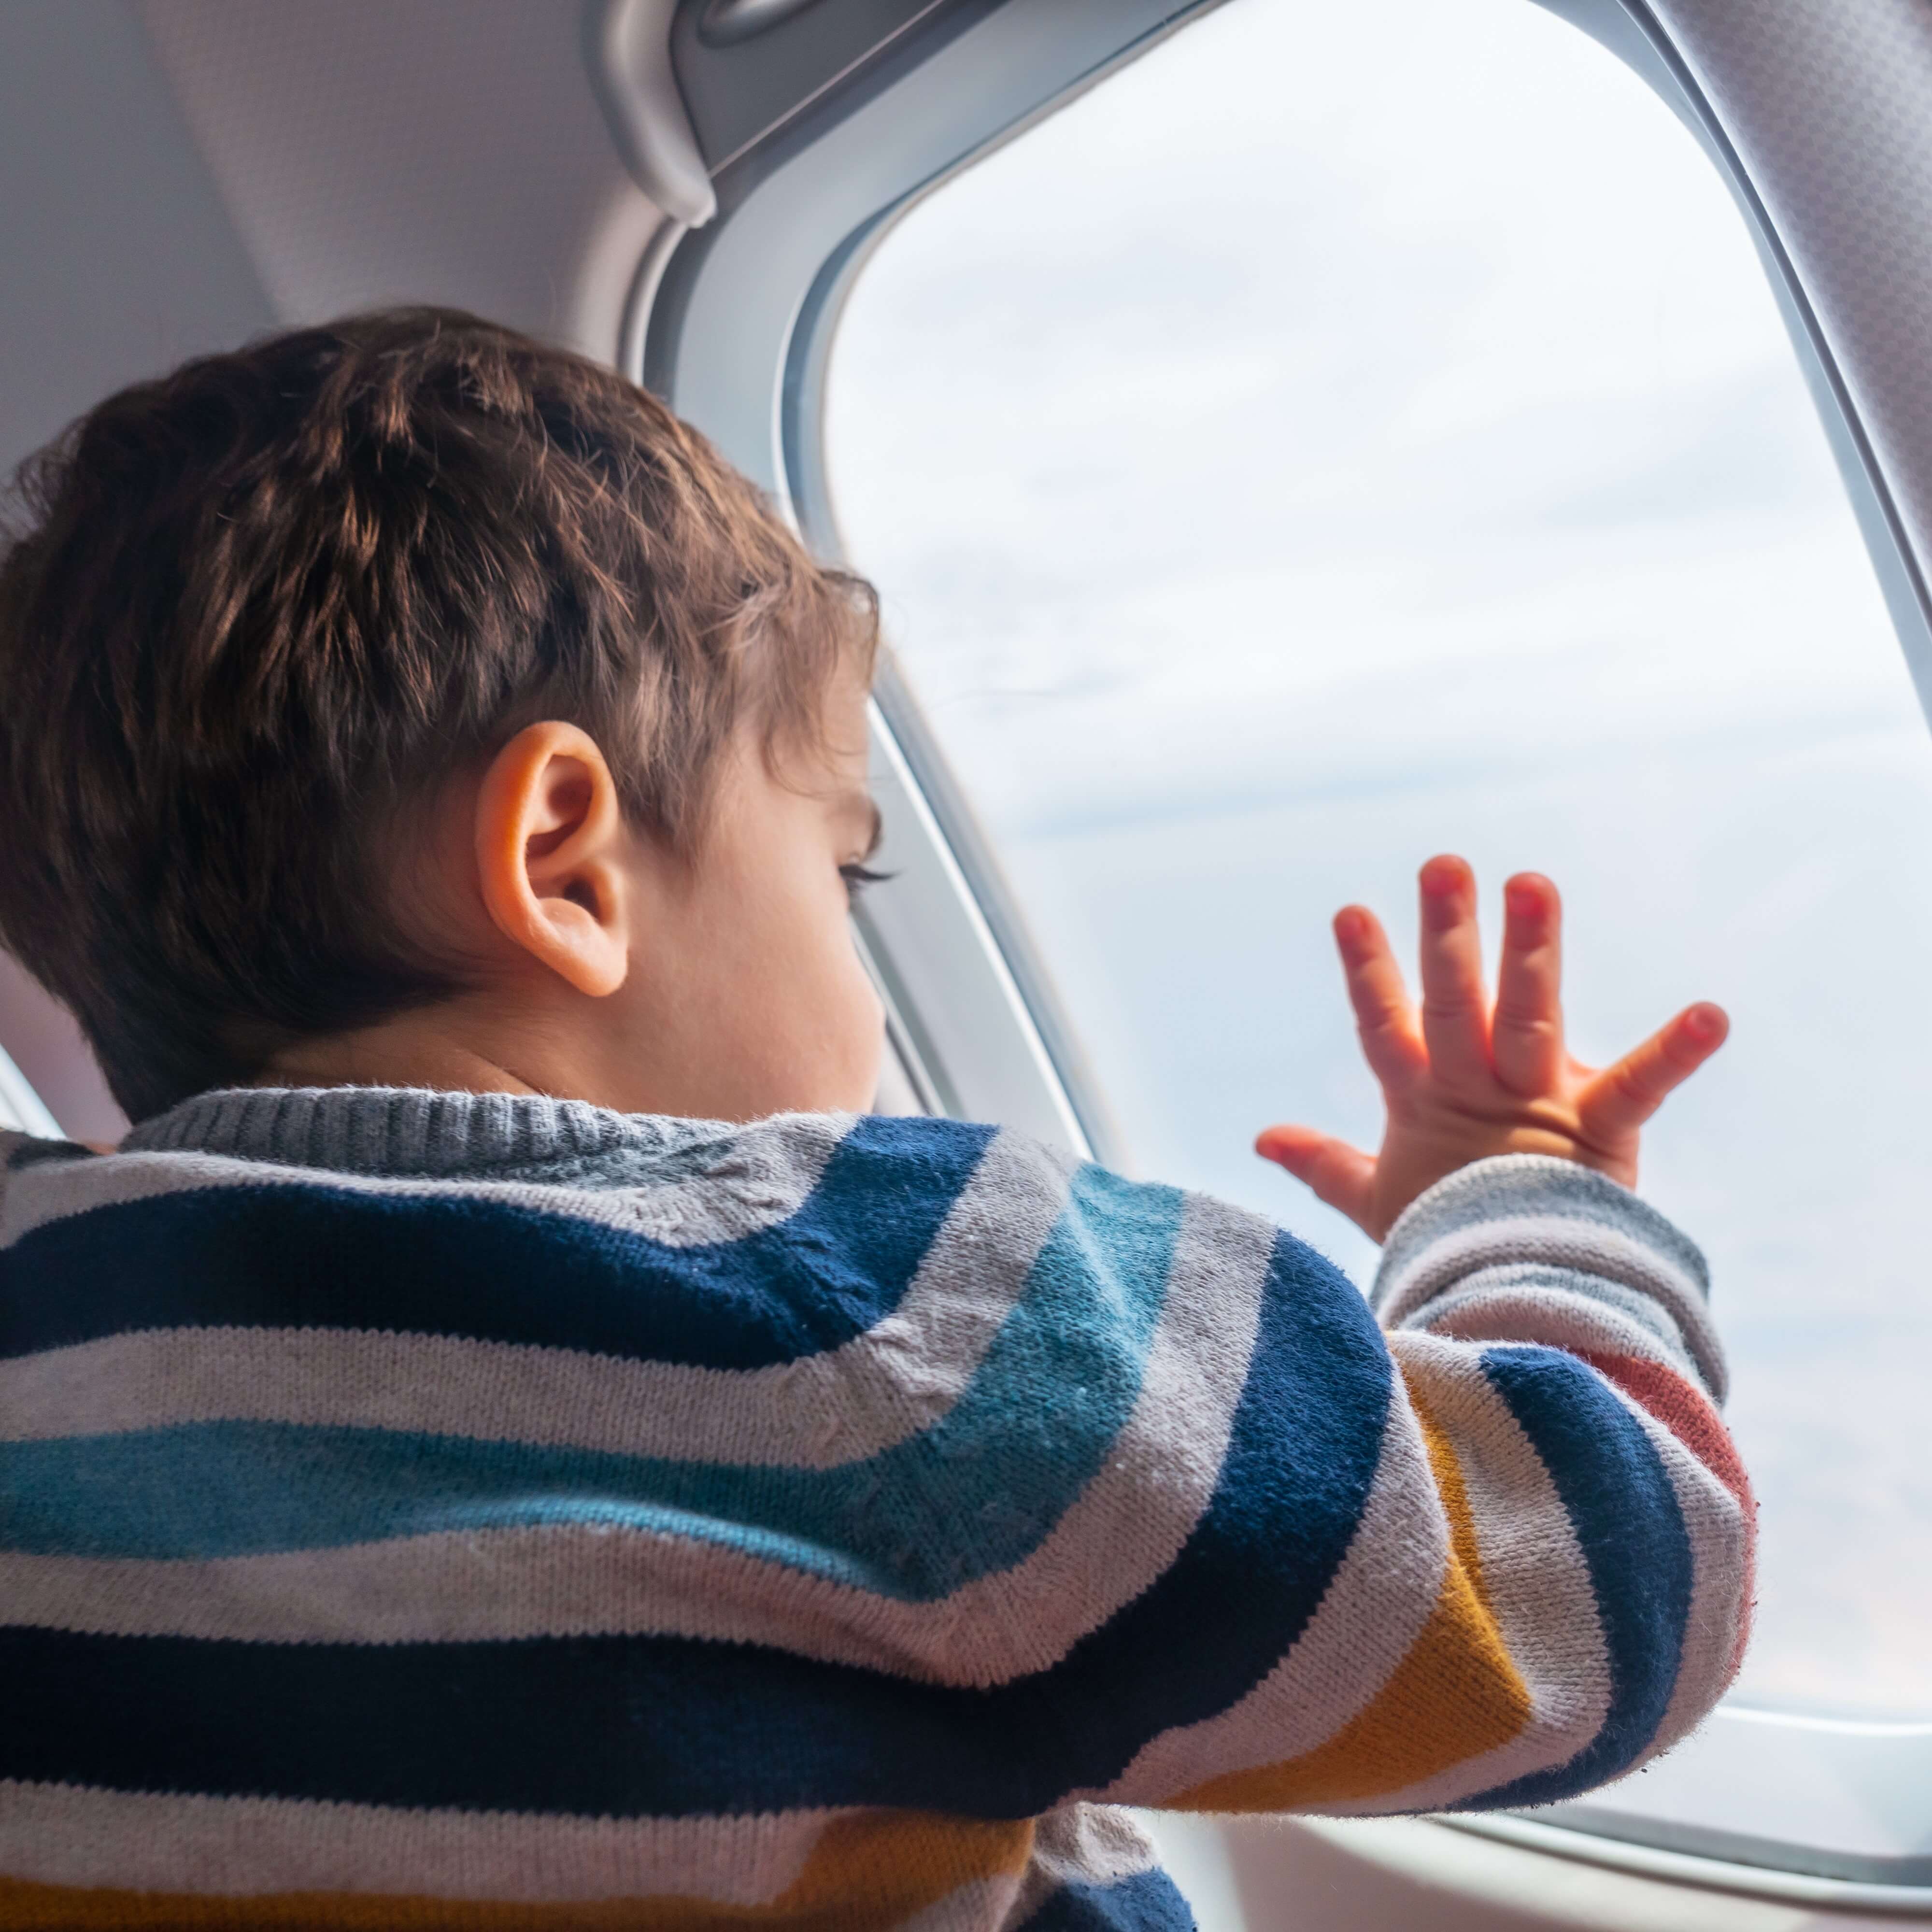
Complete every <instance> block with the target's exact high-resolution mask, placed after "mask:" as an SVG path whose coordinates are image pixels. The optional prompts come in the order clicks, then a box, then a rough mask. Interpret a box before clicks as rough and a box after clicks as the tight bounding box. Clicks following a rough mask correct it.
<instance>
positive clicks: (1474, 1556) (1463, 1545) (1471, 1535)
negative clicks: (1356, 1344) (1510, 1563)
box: [1403, 1375, 1496, 1622]
mask: <svg viewBox="0 0 1932 1932" xmlns="http://www.w3.org/2000/svg"><path fill="white" fill-rule="evenodd" d="M1403 1386H1404V1387H1405V1388H1406V1389H1407V1390H1408V1391H1409V1406H1411V1407H1412V1409H1414V1410H1415V1419H1416V1421H1418V1423H1419V1424H1421V1427H1422V1440H1423V1443H1424V1446H1425V1447H1426V1448H1427V1450H1428V1451H1429V1469H1430V1474H1431V1475H1433V1476H1434V1477H1435V1478H1436V1494H1437V1495H1438V1496H1440V1497H1441V1498H1442V1509H1443V1514H1445V1516H1447V1517H1448V1519H1449V1555H1450V1559H1451V1561H1452V1562H1454V1564H1455V1565H1457V1568H1460V1570H1461V1571H1462V1572H1463V1574H1464V1575H1465V1576H1466V1577H1468V1578H1469V1587H1470V1588H1471V1589H1472V1590H1474V1591H1475V1593H1476V1601H1477V1602H1478V1604H1481V1606H1482V1607H1483V1614H1484V1616H1487V1618H1489V1619H1490V1622H1495V1621H1496V1605H1495V1604H1493V1603H1492V1602H1491V1601H1490V1592H1489V1589H1488V1586H1487V1584H1485V1583H1484V1580H1483V1553H1482V1551H1481V1549H1480V1548H1479V1547H1478V1545H1477V1542H1476V1518H1475V1512H1474V1511H1472V1509H1471V1508H1470V1507H1469V1486H1468V1485H1467V1484H1466V1483H1465V1482H1464V1481H1463V1466H1462V1464H1461V1463H1459V1462H1458V1461H1457V1460H1456V1451H1455V1450H1454V1447H1453V1446H1452V1445H1451V1443H1450V1441H1449V1433H1448V1430H1445V1428H1444V1427H1442V1422H1441V1421H1440V1420H1439V1418H1437V1416H1436V1412H1435V1411H1434V1410H1433V1409H1431V1408H1430V1406H1429V1404H1428V1403H1427V1400H1425V1399H1424V1396H1423V1393H1422V1391H1421V1390H1420V1389H1419V1388H1417V1387H1416V1386H1415V1383H1414V1382H1412V1381H1410V1379H1409V1377H1408V1376H1406V1375H1405V1376H1403Z"/></svg>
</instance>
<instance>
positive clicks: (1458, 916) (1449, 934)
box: [1418, 855, 1490, 1088]
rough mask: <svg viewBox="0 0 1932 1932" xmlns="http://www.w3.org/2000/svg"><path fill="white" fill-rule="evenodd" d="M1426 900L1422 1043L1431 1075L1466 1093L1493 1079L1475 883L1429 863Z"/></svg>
mask: <svg viewBox="0 0 1932 1932" xmlns="http://www.w3.org/2000/svg"><path fill="white" fill-rule="evenodd" d="M1418 883H1419V884H1420V886H1421V900H1422V944H1421V954H1422V1037H1423V1040H1424V1043H1425V1045H1426V1046H1427V1049H1428V1052H1429V1064H1430V1070H1431V1071H1432V1072H1433V1073H1434V1074H1435V1075H1436V1077H1437V1079H1439V1080H1443V1081H1446V1082H1449V1083H1451V1085H1456V1086H1460V1087H1463V1088H1469V1087H1470V1086H1472V1085H1475V1084H1476V1083H1477V1082H1484V1081H1487V1079H1488V1078H1489V1073H1490V1048H1489V1001H1488V999H1487V996H1486V995H1485V993H1484V987H1483V945H1482V940H1481V936H1480V935H1478V932H1477V929H1476V880H1475V874H1473V873H1472V872H1471V871H1470V870H1469V865H1468V863H1467V862H1466V861H1465V860H1463V859H1457V858H1454V857H1451V856H1446V855H1445V856H1442V857H1439V858H1435V859H1430V862H1428V864H1427V865H1424V867H1423V868H1422V872H1421V878H1420V880H1419V881H1418Z"/></svg>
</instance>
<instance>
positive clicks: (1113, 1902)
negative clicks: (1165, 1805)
mask: <svg viewBox="0 0 1932 1932" xmlns="http://www.w3.org/2000/svg"><path fill="white" fill-rule="evenodd" d="M1019 1932H1197V1928H1196V1924H1195V1920H1194V1914H1193V1910H1192V1909H1190V1906H1189V1905H1188V1903H1187V1900H1186V1899H1184V1897H1181V1888H1180V1887H1179V1886H1178V1885H1176V1884H1175V1882H1174V1881H1173V1879H1171V1878H1169V1876H1168V1875H1167V1874H1166V1873H1165V1872H1160V1871H1149V1872H1136V1873H1135V1875H1134V1876H1133V1877H1132V1878H1124V1879H1121V1880H1120V1882H1118V1884H1115V1885H1062V1886H1061V1888H1059V1889H1058V1891H1056V1892H1055V1893H1054V1894H1053V1896H1052V1897H1051V1898H1049V1899H1048V1900H1046V1903H1044V1904H1043V1905H1042V1906H1041V1907H1040V1909H1039V1910H1038V1911H1037V1912H1029V1913H1028V1915H1027V1916H1026V1918H1025V1919H1024V1920H1022V1921H1021V1924H1020V1926H1019Z"/></svg>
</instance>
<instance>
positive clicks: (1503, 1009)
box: [1490, 872, 1564, 1097]
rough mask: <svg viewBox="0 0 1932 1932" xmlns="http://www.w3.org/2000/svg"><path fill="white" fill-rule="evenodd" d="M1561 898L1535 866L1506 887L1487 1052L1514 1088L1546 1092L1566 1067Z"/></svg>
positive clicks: (1526, 1093)
mask: <svg viewBox="0 0 1932 1932" xmlns="http://www.w3.org/2000/svg"><path fill="white" fill-rule="evenodd" d="M1562 937H1563V902H1562V899H1561V898H1559V896H1558V895H1557V891H1556V887H1555V886H1553V885H1552V884H1551V883H1550V881H1549V880H1547V879H1546V878H1545V877H1544V876H1543V875H1542V874H1541V873H1540V872H1519V873H1517V875H1516V877H1514V878H1513V879H1511V880H1509V881H1508V883H1506V884H1505V886H1504V887H1503V953H1502V964H1501V965H1499V967H1498V968H1497V971H1496V1012H1495V1013H1494V1015H1493V1017H1492V1019H1491V1020H1490V1058H1491V1060H1492V1061H1493V1063H1494V1064H1495V1067H1496V1078H1497V1079H1499V1080H1500V1081H1501V1082H1502V1083H1503V1085H1505V1087H1507V1088H1508V1089H1509V1090H1510V1091H1511V1093H1513V1094H1522V1095H1524V1096H1526V1097H1535V1096H1536V1095H1538V1094H1547V1093H1549V1092H1550V1091H1551V1090H1552V1089H1553V1088H1554V1087H1555V1086H1556V1082H1557V1080H1558V1079H1559V1076H1561V1074H1562V1070H1563V1064H1564V1063H1563V999H1562V992H1563V952H1562Z"/></svg>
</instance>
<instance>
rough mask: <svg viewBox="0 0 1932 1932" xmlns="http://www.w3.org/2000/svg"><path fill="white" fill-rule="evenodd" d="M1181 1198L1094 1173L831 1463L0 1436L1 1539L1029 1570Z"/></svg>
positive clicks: (835, 1568)
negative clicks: (521, 1540)
mask: <svg viewBox="0 0 1932 1932" xmlns="http://www.w3.org/2000/svg"><path fill="white" fill-rule="evenodd" d="M1181 1205H1182V1196H1181V1194H1180V1193H1179V1192H1178V1190H1175V1189H1173V1188H1164V1187H1145V1186H1141V1185H1137V1184H1135V1183H1133V1182H1131V1181H1122V1180H1121V1179H1120V1178H1118V1177H1117V1176H1115V1175H1110V1174H1109V1173H1107V1172H1106V1171H1105V1170H1104V1169H1100V1168H1097V1167H1085V1168H1082V1169H1081V1170H1080V1171H1079V1172H1078V1173H1077V1174H1076V1175H1075V1176H1074V1178H1073V1186H1072V1188H1071V1190H1070V1195H1069V1199H1068V1203H1067V1211H1066V1212H1065V1213H1064V1214H1063V1215H1062V1216H1061V1219H1060V1221H1059V1223H1058V1226H1056V1227H1055V1229H1054V1231H1053V1232H1052V1235H1051V1236H1050V1237H1049V1239H1048V1241H1047V1242H1046V1246H1045V1247H1043V1249H1042V1250H1041V1251H1040V1255H1039V1257H1038V1258H1037V1260H1036V1262H1035V1263H1034V1266H1033V1268H1032V1269H1031V1271H1030V1272H1029V1274H1028V1278H1027V1282H1026V1286H1025V1290H1024V1292H1022V1295H1021V1296H1020V1298H1019V1301H1018V1302H1017V1303H1016V1305H1015V1307H1013V1310H1012V1312H1011V1313H1010V1314H1009V1316H1007V1319H1006V1321H1005V1322H1004V1323H1003V1324H1002V1325H1001V1328H1000V1331H999V1332H998V1334H997V1335H996V1336H995V1337H994V1339H993V1341H992V1344H991V1346H989V1348H988V1349H987V1351H986V1355H985V1358H984V1359H983V1361H981V1362H980V1365H979V1367H978V1368H977V1370H976V1371H975V1372H974V1374H973V1375H972V1376H971V1378H970V1379H969V1380H968V1382H967V1383H966V1385H965V1388H963V1389H962V1390H961V1391H960V1392H959V1397H958V1398H957V1400H956V1401H955V1402H954V1403H953V1406H952V1407H951V1408H950V1409H947V1411H946V1412H945V1413H944V1415H941V1416H940V1417H939V1418H938V1420H937V1421H935V1422H934V1423H933V1424H932V1425H931V1426H930V1427H928V1428H926V1429H923V1430H919V1431H918V1432H917V1433H916V1434H914V1435H913V1436H910V1437H908V1438H907V1439H905V1440H904V1441H903V1442H896V1443H894V1444H892V1445H891V1446H889V1448H885V1449H883V1450H880V1451H879V1452H878V1453H877V1454H875V1455H872V1456H868V1457H863V1458H861V1459H859V1460H854V1461H851V1462H846V1463H838V1464H835V1466H832V1467H831V1468H829V1469H789V1468H783V1467H774V1466H771V1465H769V1464H733V1463H711V1462H682V1461H676V1460H671V1459H669V1458H665V1457H648V1456H626V1455H619V1454H610V1453H607V1452H604V1451H596V1450H591V1449H586V1448H580V1447H577V1446H575V1445H556V1444H550V1443H532V1442H496V1441H486V1440H479V1439H478V1438H476V1437H475V1436H443V1435H428V1434H424V1433H417V1432H414V1431H407V1430H383V1429H368V1428H350V1427H322V1426H317V1425H313V1424H296V1423H287V1422H258V1421H210V1422H196V1423H183V1424H174V1425H172V1426H170V1427H162V1428H153V1429H140V1430H123V1431H118V1432H116V1433H113V1434H106V1435H93V1436H55V1437H51V1438H46V1439H35V1440H29V1441H26V1442H0V1548H3V1549H7V1550H21V1551H31V1552H33V1553H36V1554H39V1555H43V1556H88V1557H95V1558H101V1557H107V1558H114V1557H123V1558H135V1559H143V1560H147V1561H169V1560H173V1561H193V1560H205V1559H210V1558H216V1557H225V1556H254V1555H259V1554H262V1553H266V1552H269V1551H272V1550H319V1549H326V1548H330V1547H341V1546H343V1545H344V1544H358V1543H371V1542H376V1541H381V1540H384V1539H387V1538H398V1537H407V1536H423V1535H435V1534H437V1533H439V1532H459V1533H461V1532H474V1531H477V1530H483V1529H506V1528H512V1527H523V1526H532V1525H536V1524H556V1523H583V1524H592V1525H597V1526H603V1527H606V1528H618V1527H627V1528H630V1529H640V1530H645V1531H653V1532H658V1533H659V1534H662V1535H684V1536H688V1537H692V1538H697V1539H700V1540H701V1541H705V1542H709V1543H716V1544H724V1545H725V1546H727V1547H730V1548H733V1549H738V1550H744V1551H745V1552H747V1553H749V1554H750V1555H752V1556H758V1557H761V1558H763V1559H766V1560H767V1561H769V1562H775V1563H780V1564H784V1565H788V1566H789V1567H790V1568H794V1569H799V1570H804V1571H809V1572H811V1573H812V1574H816V1575H819V1576H823V1577H829V1578H831V1579H832V1580H833V1581H834V1582H836V1583H846V1584H850V1585H853V1586H856V1587H857V1588H859V1589H868V1590H874V1591H877V1592H880V1594H882V1595H886V1596H891V1597H895V1598H900V1599H901V1600H904V1601H930V1600H931V1599H932V1598H937V1597H941V1596H944V1595H947V1593H948V1592H950V1591H953V1590H956V1589H958V1588H959V1586H961V1585H962V1584H964V1583H971V1582H972V1581H973V1580H975V1579H976V1578H977V1577H983V1576H986V1575H988V1574H990V1573H991V1572H992V1571H996V1570H1004V1569H1009V1568H1011V1567H1012V1566H1013V1565H1015V1564H1016V1563H1019V1562H1023V1561H1024V1560H1025V1559H1026V1558H1027V1557H1028V1556H1030V1555H1031V1554H1032V1553H1033V1551H1034V1550H1035V1549H1036V1548H1037V1547H1038V1546H1039V1544H1040V1542H1041V1541H1042V1539H1043V1538H1045V1537H1046V1535H1048V1534H1049V1532H1050V1531H1051V1530H1052V1528H1053V1526H1054V1525H1055V1523H1058V1521H1059V1520H1060V1519H1061V1517H1062V1516H1064V1514H1065V1513H1066V1511H1067V1509H1068V1508H1069V1507H1070V1505H1072V1504H1073V1502H1074V1501H1075V1500H1076V1499H1077V1498H1078V1496H1079V1495H1080V1493H1081V1492H1082V1490H1084V1489H1085V1487H1086V1486H1087V1485H1088V1483H1089V1482H1090V1481H1091V1480H1092V1479H1093V1478H1094V1476H1095V1475H1097V1474H1098V1473H1099V1472H1100V1469H1102V1467H1103V1466H1104V1465H1105V1463H1106V1460H1107V1458H1108V1457H1109V1455H1110V1454H1112V1451H1113V1449H1114V1446H1115V1442H1116V1440H1117V1439H1118V1436H1119V1434H1120V1431H1121V1428H1122V1427H1123V1426H1124V1424H1126V1422H1127V1420H1128V1418H1129V1416H1130V1414H1131V1412H1132V1411H1133V1406H1134V1403H1135V1402H1136V1399H1137V1398H1138V1397H1139V1394H1140V1390H1141V1379H1142V1373H1143V1372H1144V1370H1145V1367H1146V1362H1147V1355H1148V1348H1149V1346H1150V1344H1151V1340H1152V1338H1153V1334H1154V1325H1155V1322H1156V1321H1157V1318H1158V1316H1159V1314H1160V1307H1161V1304H1162V1301H1163V1296H1164V1295H1165V1292H1166V1287H1167V1283H1168V1277H1169V1272H1170V1265H1171V1262H1172V1256H1173V1250H1174V1241H1175V1235H1176V1233H1177V1232H1178V1229H1179V1227H1180V1224H1181Z"/></svg>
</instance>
